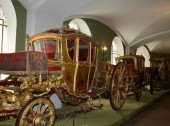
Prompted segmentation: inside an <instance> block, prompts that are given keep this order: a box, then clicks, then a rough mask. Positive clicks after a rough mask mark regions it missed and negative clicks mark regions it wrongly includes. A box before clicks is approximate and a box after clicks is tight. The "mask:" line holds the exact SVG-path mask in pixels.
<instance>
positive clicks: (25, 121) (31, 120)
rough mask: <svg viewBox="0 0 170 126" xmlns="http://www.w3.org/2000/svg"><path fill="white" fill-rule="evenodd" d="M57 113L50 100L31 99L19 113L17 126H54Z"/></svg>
mask: <svg viewBox="0 0 170 126" xmlns="http://www.w3.org/2000/svg"><path fill="white" fill-rule="evenodd" d="M55 119H56V112H55V107H54V105H53V103H52V102H51V101H50V99H49V98H45V97H36V98H33V99H31V100H30V101H29V102H28V103H27V104H26V105H25V106H24V107H23V108H22V109H21V111H20V112H19V115H18V118H17V120H16V123H15V125H16V126H54V123H55Z"/></svg>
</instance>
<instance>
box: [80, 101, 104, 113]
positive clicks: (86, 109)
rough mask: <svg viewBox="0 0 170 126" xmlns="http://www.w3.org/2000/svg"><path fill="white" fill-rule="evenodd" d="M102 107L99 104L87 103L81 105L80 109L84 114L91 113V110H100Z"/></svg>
mask: <svg viewBox="0 0 170 126" xmlns="http://www.w3.org/2000/svg"><path fill="white" fill-rule="evenodd" d="M102 107H103V104H99V105H95V106H94V105H90V104H88V103H83V104H81V108H82V110H83V111H84V112H89V111H92V110H100V109H102Z"/></svg>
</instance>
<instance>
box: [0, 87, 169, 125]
mask: <svg viewBox="0 0 170 126" xmlns="http://www.w3.org/2000/svg"><path fill="white" fill-rule="evenodd" d="M169 92H170V91H169V90H162V91H160V92H156V93H155V94H154V95H151V94H150V92H148V91H144V92H143V93H142V98H141V101H136V100H135V98H134V96H133V95H131V96H129V97H128V98H127V100H126V102H125V105H124V106H123V109H121V110H120V111H114V110H113V109H112V108H111V106H110V103H109V100H107V99H102V101H101V102H102V104H103V108H102V109H100V110H93V111H90V112H86V113H85V112H82V111H78V112H77V113H75V114H76V116H75V119H74V121H73V118H69V119H67V118H64V119H57V120H56V123H55V126H120V125H122V124H123V123H125V122H126V121H128V120H129V119H131V118H133V117H134V116H135V115H136V114H138V113H140V112H141V111H143V110H144V109H146V108H147V107H149V106H151V105H153V104H154V103H156V102H157V101H158V100H160V99H161V98H162V97H164V96H165V95H167V94H169ZM96 102H97V101H96ZM79 108H80V107H78V106H77V107H76V109H79ZM63 110H64V111H71V110H73V108H72V107H64V109H63ZM63 110H61V109H60V110H57V112H58V113H61V112H63ZM0 126H15V119H10V120H6V121H2V122H0Z"/></svg>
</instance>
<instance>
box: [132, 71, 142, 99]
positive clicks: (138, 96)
mask: <svg viewBox="0 0 170 126" xmlns="http://www.w3.org/2000/svg"><path fill="white" fill-rule="evenodd" d="M142 82H143V74H142V73H141V74H137V81H136V83H135V85H134V94H135V99H136V101H139V100H140V99H141V96H142Z"/></svg>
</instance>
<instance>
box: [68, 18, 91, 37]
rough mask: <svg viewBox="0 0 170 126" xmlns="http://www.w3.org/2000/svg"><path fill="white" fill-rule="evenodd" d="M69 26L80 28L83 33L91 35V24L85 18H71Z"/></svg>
mask: <svg viewBox="0 0 170 126" xmlns="http://www.w3.org/2000/svg"><path fill="white" fill-rule="evenodd" d="M69 27H70V28H74V29H76V30H80V31H81V32H82V33H84V34H87V35H88V36H91V31H90V29H89V26H88V25H87V23H86V22H85V21H84V20H83V19H80V18H75V19H73V20H71V21H70V23H69Z"/></svg>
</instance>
